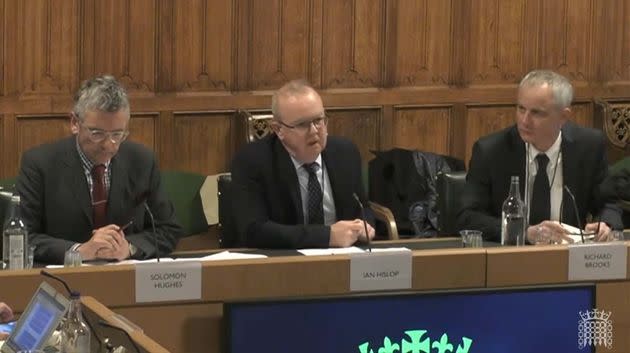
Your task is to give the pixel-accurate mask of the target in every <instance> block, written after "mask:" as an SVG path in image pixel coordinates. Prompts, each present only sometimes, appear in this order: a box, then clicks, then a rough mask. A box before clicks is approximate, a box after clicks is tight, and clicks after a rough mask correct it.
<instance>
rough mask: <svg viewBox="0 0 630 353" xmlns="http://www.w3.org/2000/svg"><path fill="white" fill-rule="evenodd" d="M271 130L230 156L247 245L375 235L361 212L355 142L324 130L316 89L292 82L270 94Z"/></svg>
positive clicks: (340, 243)
mask: <svg viewBox="0 0 630 353" xmlns="http://www.w3.org/2000/svg"><path fill="white" fill-rule="evenodd" d="M272 111H273V115H274V119H273V121H272V129H273V131H274V132H275V134H271V135H270V136H268V137H265V138H263V139H261V140H260V141H257V142H254V143H251V144H248V145H246V146H245V147H244V148H243V149H242V150H241V151H240V152H239V153H238V154H237V155H236V157H235V158H234V161H233V163H232V181H233V182H232V184H233V189H232V190H233V200H234V201H233V206H234V209H233V212H234V215H235V221H236V227H237V231H238V233H239V234H238V235H239V239H240V241H241V242H244V243H245V244H246V245H248V246H252V247H269V248H308V247H347V246H351V245H353V244H354V243H355V242H357V240H360V239H363V240H366V236H369V237H370V238H373V237H374V229H373V228H372V226H371V225H370V224H368V225H367V234H366V231H365V227H364V223H363V221H361V220H360V219H358V218H359V217H360V215H361V210H360V208H359V206H358V204H357V202H356V200H355V199H354V198H353V193H356V194H357V195H359V197H360V198H363V195H364V193H363V186H362V183H361V157H360V155H359V151H358V150H357V148H356V146H355V145H354V144H353V143H352V142H350V141H348V140H346V139H342V138H339V137H332V136H328V131H327V124H328V117H327V116H326V113H325V111H324V106H323V103H322V100H321V98H320V96H319V94H317V92H316V91H315V90H314V89H313V88H312V87H310V86H309V85H308V84H307V83H306V82H304V81H291V82H289V83H288V84H286V85H284V86H283V87H282V88H280V89H279V90H278V91H277V92H276V93H275V94H274V96H273V98H272Z"/></svg>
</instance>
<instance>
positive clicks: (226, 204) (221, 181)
mask: <svg viewBox="0 0 630 353" xmlns="http://www.w3.org/2000/svg"><path fill="white" fill-rule="evenodd" d="M231 187H232V175H230V174H223V175H219V177H218V178H217V191H218V199H219V246H220V247H222V248H235V247H238V246H240V245H241V242H240V241H239V239H238V233H237V231H236V224H235V222H234V217H233V216H232V201H231V197H232V193H231Z"/></svg>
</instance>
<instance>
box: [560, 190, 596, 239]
mask: <svg viewBox="0 0 630 353" xmlns="http://www.w3.org/2000/svg"><path fill="white" fill-rule="evenodd" d="M564 190H566V191H567V194H569V197H571V203H572V204H573V212H574V213H575V219H576V220H577V224H578V228H579V229H580V238H581V239H582V244H584V232H583V231H582V222H581V221H580V213H579V212H578V208H577V202H576V201H575V196H573V193H572V192H571V190H570V189H569V187H568V186H566V185H564ZM560 214H561V215H562V213H560ZM598 227H599V226H598Z"/></svg>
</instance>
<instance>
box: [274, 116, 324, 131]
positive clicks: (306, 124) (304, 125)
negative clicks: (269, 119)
mask: <svg viewBox="0 0 630 353" xmlns="http://www.w3.org/2000/svg"><path fill="white" fill-rule="evenodd" d="M278 121H279V122H280V124H282V126H284V127H286V128H289V129H292V130H295V131H298V132H301V133H306V132H308V131H309V130H310V129H311V125H312V126H315V127H316V128H317V129H320V128H322V127H324V126H326V125H327V124H328V116H326V115H324V116H318V117H317V118H313V119H310V120H305V121H302V122H299V123H297V124H295V125H289V124H286V123H284V122H282V121H280V120H278Z"/></svg>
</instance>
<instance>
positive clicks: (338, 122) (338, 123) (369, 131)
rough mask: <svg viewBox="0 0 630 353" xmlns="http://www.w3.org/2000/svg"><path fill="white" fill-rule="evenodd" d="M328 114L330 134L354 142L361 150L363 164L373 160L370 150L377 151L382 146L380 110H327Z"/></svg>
mask: <svg viewBox="0 0 630 353" xmlns="http://www.w3.org/2000/svg"><path fill="white" fill-rule="evenodd" d="M326 113H327V114H328V115H329V116H330V121H329V123H328V133H330V134H331V135H338V136H345V137H346V138H349V139H350V140H352V142H354V143H355V144H356V145H357V147H358V148H359V152H360V153H361V159H362V160H363V162H367V161H369V160H370V159H372V157H373V156H372V153H370V150H377V149H378V148H379V145H380V141H379V137H380V136H379V135H380V134H379V133H378V132H379V131H380V129H379V124H380V115H381V114H380V109H379V108H365V109H352V110H346V109H340V110H335V109H327V110H326Z"/></svg>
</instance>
